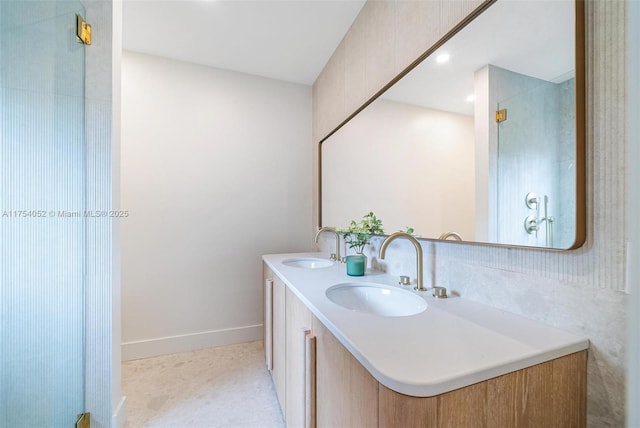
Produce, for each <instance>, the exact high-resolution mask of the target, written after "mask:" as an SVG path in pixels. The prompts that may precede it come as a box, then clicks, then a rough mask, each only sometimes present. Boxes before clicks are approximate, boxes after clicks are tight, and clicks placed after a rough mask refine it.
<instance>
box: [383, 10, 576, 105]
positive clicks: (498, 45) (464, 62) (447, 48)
mask: <svg viewBox="0 0 640 428" xmlns="http://www.w3.org/2000/svg"><path fill="white" fill-rule="evenodd" d="M574 33H575V24H574V3H573V1H566V0H555V1H540V0H536V1H530V0H512V1H498V2H496V3H494V4H493V5H492V6H491V7H489V8H488V9H487V10H486V11H485V12H483V13H482V14H481V15H480V16H478V17H477V18H476V19H475V20H474V21H472V22H471V23H470V24H469V25H468V26H466V27H465V28H464V29H462V30H461V31H460V32H459V33H458V34H456V35H455V36H454V37H453V38H452V39H450V40H449V41H447V43H445V44H444V45H443V46H442V47H441V48H439V49H438V50H437V51H436V52H435V53H434V54H433V55H431V56H429V57H428V58H427V59H426V60H425V61H423V62H422V63H421V64H420V65H418V66H417V67H416V68H415V69H414V70H412V71H411V72H410V73H409V74H407V75H406V76H405V77H404V78H403V79H401V80H400V81H399V82H398V83H397V84H396V85H394V86H393V87H392V88H391V89H389V90H388V91H387V92H385V93H384V94H383V95H382V98H385V99H391V100H394V101H399V102H404V103H409V104H414V105H420V106H423V107H428V108H434V109H438V110H444V111H450V112H455V113H462V114H468V115H471V114H473V103H472V102H468V101H466V98H467V96H469V95H471V94H473V92H474V73H475V71H476V70H478V69H480V68H482V67H484V66H485V65H487V64H492V65H495V66H498V67H501V68H505V69H507V70H510V71H513V72H516V73H521V74H525V75H527V76H531V77H535V78H538V79H542V80H546V81H551V82H554V83H560V82H562V81H564V80H566V79H569V78H571V77H573V70H574V67H575V63H574V40H575V36H574ZM441 53H447V54H449V55H450V59H449V61H448V62H446V63H443V64H438V62H437V61H436V58H437V57H438V56H439V54H441Z"/></svg>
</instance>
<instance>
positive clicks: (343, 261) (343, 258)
mask: <svg viewBox="0 0 640 428" xmlns="http://www.w3.org/2000/svg"><path fill="white" fill-rule="evenodd" d="M339 261H340V263H346V262H347V258H346V257H340V260H339Z"/></svg>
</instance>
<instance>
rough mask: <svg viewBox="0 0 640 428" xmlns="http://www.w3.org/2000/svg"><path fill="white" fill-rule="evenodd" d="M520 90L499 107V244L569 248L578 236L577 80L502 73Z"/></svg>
mask: <svg viewBox="0 0 640 428" xmlns="http://www.w3.org/2000/svg"><path fill="white" fill-rule="evenodd" d="M503 74H504V75H505V77H504V81H507V82H509V83H510V84H511V87H515V88H519V89H520V90H516V91H514V92H515V94H514V95H513V96H511V97H509V98H507V99H505V100H503V101H501V102H499V104H498V106H497V110H498V111H506V119H505V120H503V121H500V122H499V123H498V124H497V126H498V152H497V201H498V203H497V207H496V209H497V217H498V223H497V234H498V242H508V243H511V244H516V245H529V246H537V247H548V248H568V247H569V246H571V245H572V244H573V239H574V237H575V219H574V218H573V216H574V213H575V210H576V199H575V195H576V193H575V162H576V158H575V144H574V142H575V104H574V100H575V79H573V78H569V79H566V80H564V81H562V82H560V83H555V82H548V81H544V80H539V79H534V78H531V77H528V76H524V75H516V74H515V73H508V72H504V73H503Z"/></svg>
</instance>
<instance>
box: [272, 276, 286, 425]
mask: <svg viewBox="0 0 640 428" xmlns="http://www.w3.org/2000/svg"><path fill="white" fill-rule="evenodd" d="M286 288H287V287H286V286H285V285H284V282H282V280H281V279H280V278H278V276H277V275H274V276H273V363H272V369H271V377H272V378H273V384H274V385H275V387H276V394H278V402H279V403H280V408H281V409H282V414H283V415H286V413H285V410H286V404H285V403H286V401H285V400H286V395H285V394H286V385H285V380H286V375H285V373H286V363H285V357H286V354H285V343H286V331H285V313H286V311H285V306H286V302H285V298H286V297H285V290H286Z"/></svg>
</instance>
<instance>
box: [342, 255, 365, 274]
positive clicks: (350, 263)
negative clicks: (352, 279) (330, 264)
mask: <svg viewBox="0 0 640 428" xmlns="http://www.w3.org/2000/svg"><path fill="white" fill-rule="evenodd" d="M366 266H367V256H365V255H364V254H356V255H353V256H347V275H349V276H364V270H365V268H366Z"/></svg>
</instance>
